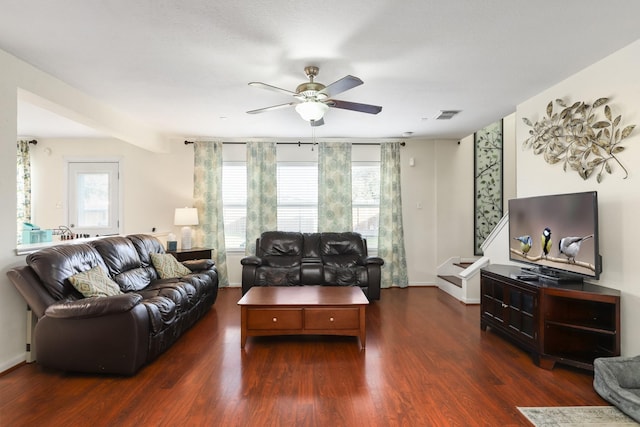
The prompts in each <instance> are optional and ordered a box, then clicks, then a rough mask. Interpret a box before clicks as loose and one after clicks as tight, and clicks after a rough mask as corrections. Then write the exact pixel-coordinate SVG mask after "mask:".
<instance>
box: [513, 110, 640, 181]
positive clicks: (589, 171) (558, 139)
mask: <svg viewBox="0 0 640 427" xmlns="http://www.w3.org/2000/svg"><path fill="white" fill-rule="evenodd" d="M608 102H609V98H599V99H597V100H596V101H595V102H594V103H593V104H592V105H590V104H587V103H585V102H576V103H574V104H573V105H569V106H568V105H567V104H566V103H565V102H564V101H563V100H562V99H556V100H555V104H556V106H557V107H559V108H558V110H559V111H554V101H550V102H549V104H548V105H547V111H546V116H544V117H543V118H542V119H541V120H540V121H538V122H535V123H533V124H532V123H531V121H530V120H529V119H527V118H526V117H524V118H523V119H522V120H523V121H524V123H525V124H526V125H527V126H530V127H531V128H532V129H531V130H529V135H530V136H529V137H528V138H527V139H526V140H525V141H524V143H523V148H529V147H531V148H532V149H533V153H534V154H536V155H538V154H542V155H543V156H544V160H545V161H546V162H547V163H549V164H556V163H562V168H563V170H564V171H565V172H566V171H567V170H574V171H576V172H577V173H578V174H579V175H580V176H581V177H582V179H585V180H586V179H588V178H589V177H591V176H592V175H593V174H595V175H596V180H597V181H598V183H600V182H602V179H603V178H604V176H605V175H606V174H611V173H613V169H614V166H615V164H617V165H618V166H619V167H620V168H622V170H623V171H624V178H623V179H626V178H627V177H628V176H629V172H628V171H627V169H626V168H625V167H624V166H623V164H622V163H621V162H620V159H618V155H619V154H620V153H622V152H623V151H624V149H625V147H623V146H622V145H621V143H622V141H623V140H624V139H625V138H627V137H628V136H629V135H631V132H632V131H633V129H634V128H635V127H636V125H629V126H626V127H623V126H622V125H621V124H620V122H621V121H622V116H621V115H618V116H616V117H615V118H614V117H613V115H612V112H611V108H610V107H609V105H607V103H608ZM600 110H602V111H603V112H604V117H602V116H599V112H600Z"/></svg>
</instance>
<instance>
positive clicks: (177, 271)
mask: <svg viewBox="0 0 640 427" xmlns="http://www.w3.org/2000/svg"><path fill="white" fill-rule="evenodd" d="M149 255H150V256H151V262H152V263H153V266H154V267H155V268H156V271H157V272H158V274H159V275H160V278H161V279H172V278H174V277H182V276H186V275H187V274H191V270H189V269H188V268H187V267H185V266H184V265H182V264H181V263H180V262H179V261H178V260H177V259H176V258H175V257H174V256H173V255H171V254H158V253H151V254H149Z"/></svg>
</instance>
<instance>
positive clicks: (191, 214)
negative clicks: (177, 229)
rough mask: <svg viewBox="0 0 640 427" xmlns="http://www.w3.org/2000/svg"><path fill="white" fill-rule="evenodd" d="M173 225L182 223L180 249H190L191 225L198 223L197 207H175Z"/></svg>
mask: <svg viewBox="0 0 640 427" xmlns="http://www.w3.org/2000/svg"><path fill="white" fill-rule="evenodd" d="M173 223H174V224H175V225H182V226H183V227H182V239H181V241H180V249H191V234H192V232H191V227H190V225H198V209H196V208H176V213H175V216H174V219H173Z"/></svg>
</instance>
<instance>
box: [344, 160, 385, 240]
mask: <svg viewBox="0 0 640 427" xmlns="http://www.w3.org/2000/svg"><path fill="white" fill-rule="evenodd" d="M351 188H352V190H351V194H352V195H351V197H352V201H351V203H352V207H353V231H356V232H358V233H360V234H362V237H364V238H366V239H367V246H368V248H369V249H377V248H378V223H379V214H380V162H352V163H351Z"/></svg>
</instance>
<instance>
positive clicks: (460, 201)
mask: <svg viewBox="0 0 640 427" xmlns="http://www.w3.org/2000/svg"><path fill="white" fill-rule="evenodd" d="M488 124H489V123H487V125H488ZM515 136H516V135H515V114H510V115H509V116H507V117H505V118H504V119H503V154H502V156H503V188H502V197H503V201H504V208H503V209H504V212H506V211H507V203H508V200H509V199H512V198H514V197H515V194H516V188H515V182H516V179H515V176H516V175H515V171H516V158H515V148H514V147H515ZM473 144H474V138H473V135H469V136H467V137H465V138H463V139H461V140H460V142H459V143H457V142H453V143H452V142H451V141H441V142H438V143H437V144H436V164H435V168H436V177H435V182H436V194H437V195H436V202H435V205H436V210H437V212H436V216H437V223H436V227H435V231H436V233H437V237H436V242H437V244H436V248H437V265H440V264H442V263H443V262H445V261H446V260H448V259H449V258H451V257H454V256H462V257H471V256H473V247H474V243H473V239H474V229H473V227H474V224H473V209H474V194H473V192H474V165H473V158H474V149H473Z"/></svg>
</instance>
